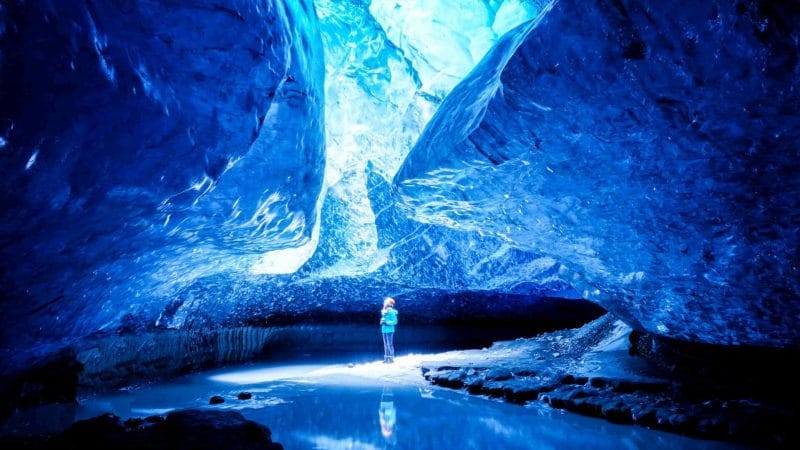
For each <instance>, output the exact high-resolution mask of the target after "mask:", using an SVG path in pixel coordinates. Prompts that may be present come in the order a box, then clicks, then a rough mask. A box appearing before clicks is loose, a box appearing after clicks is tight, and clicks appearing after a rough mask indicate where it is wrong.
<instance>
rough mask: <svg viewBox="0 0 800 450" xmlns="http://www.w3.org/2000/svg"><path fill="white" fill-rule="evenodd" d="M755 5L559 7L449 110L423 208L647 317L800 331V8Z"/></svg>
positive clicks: (420, 178)
mask: <svg viewBox="0 0 800 450" xmlns="http://www.w3.org/2000/svg"><path fill="white" fill-rule="evenodd" d="M758 5H761V6H757V5H756V2H753V3H741V4H733V3H730V2H718V1H708V2H694V1H682V2H655V1H653V2H650V1H622V2H614V1H605V0H593V1H589V2H582V3H581V6H580V7H576V5H573V4H571V3H568V2H557V3H554V5H553V6H552V10H551V11H550V12H549V13H547V14H545V15H543V16H542V19H541V21H533V22H530V23H528V24H526V25H524V26H522V27H520V28H517V29H515V30H514V31H512V32H511V33H509V34H508V35H506V36H505V37H504V38H503V40H502V41H501V42H499V43H498V44H497V45H496V46H495V47H494V48H493V49H492V51H491V52H490V53H489V54H488V55H487V56H486V57H485V58H484V59H483V60H482V61H481V63H480V65H479V66H478V67H477V68H476V69H475V70H474V71H473V72H471V73H470V75H469V76H468V77H467V79H465V80H464V81H463V82H462V83H460V84H459V85H458V86H457V87H456V88H455V89H453V91H452V92H451V93H450V95H449V96H448V97H447V98H446V99H445V101H444V102H443V104H442V105H441V106H440V108H439V109H438V110H437V112H436V115H435V116H434V118H433V119H432V120H431V122H430V123H429V124H428V127H427V128H426V130H425V132H424V133H423V135H422V136H421V137H420V138H419V141H418V142H417V144H416V146H415V147H414V149H413V150H412V152H411V153H410V154H409V156H408V158H407V159H406V160H405V162H404V164H403V166H402V167H401V169H400V170H399V172H398V173H397V175H396V177H395V179H394V184H395V187H396V189H397V191H398V194H397V198H398V199H399V200H400V201H401V202H402V203H403V205H404V210H405V212H406V214H408V215H409V216H411V217H413V218H414V219H416V220H418V221H420V222H423V223H430V224H440V225H446V226H448V227H451V228H454V229H458V230H464V231H481V232H483V233H485V234H491V235H494V236H497V237H499V238H501V239H503V240H504V241H507V242H508V243H509V244H510V245H512V246H514V247H515V248H519V249H528V250H531V251H535V252H539V253H541V254H542V255H545V256H550V257H552V258H554V259H555V260H557V261H559V262H560V263H561V264H563V265H564V267H565V268H566V270H567V273H565V276H566V280H567V281H568V282H570V283H571V284H572V285H573V286H574V287H576V288H577V289H578V290H579V292H581V294H582V296H584V297H585V298H589V299H592V300H595V301H598V302H600V304H602V305H603V306H604V307H606V308H607V309H610V310H612V311H614V312H615V313H617V314H618V315H619V316H621V317H624V318H625V319H626V321H628V323H630V324H632V325H634V326H636V327H639V328H643V329H646V330H649V331H652V332H655V333H658V334H662V335H666V336H671V337H677V338H681V339H687V340H692V341H702V342H709V343H721V344H735V345H739V344H749V345H798V343H800V335H798V329H800V328H798V325H800V324H799V323H798V318H800V309H798V305H800V303H798V302H797V299H798V294H799V293H800V283H799V282H798V281H799V279H798V271H799V270H800V266H799V265H798V248H800V227H798V224H799V223H800V216H799V214H800V213H799V212H798V211H800V204H798V202H800V177H797V175H796V174H797V173H798V169H800V158H798V156H800V145H798V142H800V117H798V111H800V109H798V107H800V90H798V88H799V87H800V78H798V76H797V74H798V73H800V65H799V64H798V61H799V58H798V57H797V55H798V44H797V39H796V36H797V33H798V28H797V26H798V24H800V20H799V19H800V12H799V11H798V9H797V8H796V7H794V6H792V5H787V4H770V5H766V4H763V3H758Z"/></svg>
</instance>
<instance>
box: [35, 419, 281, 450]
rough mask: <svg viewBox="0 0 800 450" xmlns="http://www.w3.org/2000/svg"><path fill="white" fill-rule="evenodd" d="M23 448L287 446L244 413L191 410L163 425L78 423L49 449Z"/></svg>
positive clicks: (273, 449)
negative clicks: (274, 440) (247, 417)
mask: <svg viewBox="0 0 800 450" xmlns="http://www.w3.org/2000/svg"><path fill="white" fill-rule="evenodd" d="M23 448H42V449H61V448H115V449H125V450H127V449H130V450H133V449H141V448H148V449H197V450H206V449H207V450H211V449H220V448H230V449H242V450H245V449H246V450H281V449H283V446H282V445H281V444H279V443H276V442H272V432H271V431H270V429H269V428H267V427H265V426H263V425H260V424H258V423H256V422H253V421H252V420H247V419H245V418H244V416H242V414H241V413H239V412H235V411H216V410H192V409H188V410H180V411H175V412H172V413H170V414H168V415H167V416H166V418H165V419H164V418H162V420H154V419H152V418H150V417H148V418H147V419H145V420H142V421H130V420H129V421H126V422H125V423H123V422H122V421H121V419H120V418H119V417H118V416H116V415H113V414H104V415H101V416H97V417H94V418H91V419H87V420H82V421H79V422H76V423H75V424H73V425H72V426H71V427H70V428H69V429H67V430H66V431H65V432H64V433H62V434H60V435H58V436H53V437H51V438H50V439H49V440H47V441H46V444H45V445H43V446H38V447H32V446H29V447H25V446H24V447H23Z"/></svg>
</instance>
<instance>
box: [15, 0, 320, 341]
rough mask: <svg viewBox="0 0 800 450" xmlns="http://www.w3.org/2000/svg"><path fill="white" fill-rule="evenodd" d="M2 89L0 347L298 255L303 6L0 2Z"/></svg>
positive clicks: (103, 321) (307, 127) (311, 183)
mask: <svg viewBox="0 0 800 450" xmlns="http://www.w3.org/2000/svg"><path fill="white" fill-rule="evenodd" d="M0 76H2V78H0V86H1V90H0V104H2V108H0V135H1V136H2V146H1V147H2V148H1V149H0V161H2V163H1V164H0V171H1V172H0V190H1V191H2V194H1V195H0V198H2V200H1V201H2V210H1V211H0V214H2V219H0V224H1V225H0V264H1V265H2V266H0V285H2V287H3V292H2V296H3V301H2V307H1V308H2V309H0V311H1V312H2V318H3V323H4V329H3V337H4V339H3V342H4V343H8V342H9V340H7V339H8V338H9V337H13V338H14V339H20V340H24V339H29V338H30V339H40V338H41V339H45V338H48V337H50V338H54V339H55V338H66V337H70V336H79V335H81V334H86V333H90V332H93V331H97V330H102V329H104V328H107V327H111V326H112V325H117V324H119V323H120V321H121V320H122V318H123V317H126V316H127V317H137V314H138V313H139V311H141V310H147V309H152V308H159V307H160V306H159V305H163V303H164V302H166V301H168V300H169V295H171V294H173V293H174V292H175V290H176V289H179V288H180V287H181V286H186V285H187V284H189V283H191V282H192V281H194V280H196V279H198V278H200V277H203V276H208V275H211V274H219V273H246V272H247V270H248V268H249V267H250V265H251V264H252V263H253V262H254V261H255V260H256V259H257V258H258V257H259V256H260V255H262V254H263V253H264V252H268V251H271V250H276V249H283V248H291V247H296V246H301V245H303V244H305V243H307V242H308V241H309V239H310V237H311V234H312V233H311V232H312V230H313V228H314V226H315V224H316V223H317V217H316V211H317V209H318V208H317V204H318V200H319V199H318V196H319V193H320V190H321V186H322V181H323V172H324V165H325V157H324V145H325V142H324V125H323V104H324V92H323V84H324V65H323V56H322V44H321V40H320V37H319V32H318V26H317V18H316V13H315V11H314V7H313V4H312V3H311V2H310V0H309V1H306V0H300V1H286V2H284V1H283V0H274V1H273V0H251V1H244V0H213V1H211V0H198V1H193V2H191V3H187V4H184V3H182V2H177V3H176V2H160V1H139V2H115V1H97V2H84V1H79V0H63V1H58V2H17V1H12V2H3V4H2V5H0Z"/></svg>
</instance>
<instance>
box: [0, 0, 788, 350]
mask: <svg viewBox="0 0 800 450" xmlns="http://www.w3.org/2000/svg"><path fill="white" fill-rule="evenodd" d="M799 16H800V14H798V11H797V8H796V7H795V6H793V5H777V6H776V5H770V4H767V3H764V2H757V1H749V2H740V3H738V4H728V2H722V1H720V2H717V1H711V0H709V1H700V2H697V1H695V2H688V1H686V2H679V3H674V2H670V3H669V5H668V6H667V5H666V3H665V5H661V4H660V3H657V2H650V1H646V0H642V1H622V2H614V1H605V0H593V1H589V2H566V1H561V2H553V3H550V2H545V1H538V0H537V1H534V0H507V1H500V0H498V1H489V0H449V1H446V0H430V1H428V0H426V1H407V2H406V1H404V2H398V1H384V0H374V1H371V2H370V1H366V0H339V1H336V0H317V1H316V2H313V4H312V2H311V0H302V1H295V0H260V1H259V0H249V1H245V0H226V1H204V0H198V1H196V2H193V3H192V4H191V5H183V4H181V5H178V4H173V3H166V2H160V1H141V2H132V3H124V4H122V3H119V2H111V1H98V2H87V1H81V0H65V1H61V2H51V3H47V2H24V1H21V0H19V1H11V2H6V3H3V4H2V5H0V76H2V78H0V104H2V105H3V106H2V109H0V161H1V163H0V168H1V169H0V170H2V180H0V186H2V188H1V189H2V200H1V201H2V206H3V207H2V212H0V214H2V216H3V217H2V225H0V227H2V228H0V230H1V231H0V258H1V259H2V261H0V279H1V280H2V287H3V293H2V296H3V299H2V306H1V307H0V313H1V314H2V316H1V317H2V320H3V323H4V324H6V325H5V327H4V329H3V331H2V336H3V338H2V342H3V343H4V345H3V347H4V348H8V347H10V346H12V345H18V344H19V343H20V342H25V345H30V346H35V345H38V344H42V343H45V344H47V345H44V347H47V346H48V345H50V344H48V343H52V342H57V341H60V340H69V339H72V338H75V337H80V336H84V335H88V334H90V333H93V332H96V331H102V330H114V329H116V328H119V327H125V328H133V329H141V328H147V327H151V326H157V327H166V328H178V329H185V328H187V327H191V326H226V325H235V324H239V323H242V322H246V320H247V317H248V316H251V315H259V316H266V315H268V314H267V313H268V312H269V311H271V310H280V311H283V312H285V313H288V314H292V313H297V312H298V311H300V309H303V308H305V309H308V308H318V309H319V308H321V309H325V308H334V309H337V308H338V310H341V311H343V312H346V311H347V309H348V305H351V304H353V303H355V302H371V301H372V300H373V299H374V298H380V297H381V296H382V295H383V294H385V293H387V292H390V293H392V294H403V295H409V296H413V295H414V292H419V291H422V290H440V291H444V292H451V293H457V292H465V291H487V292H497V293H513V294H525V295H527V294H534V295H538V294H542V295H559V296H566V297H571V296H573V297H574V296H582V297H586V298H590V299H592V300H595V301H597V302H599V303H600V304H602V305H603V306H605V307H606V308H608V309H611V310H613V311H614V312H616V313H618V314H619V315H621V316H622V317H624V318H625V319H626V320H628V321H629V322H630V323H631V324H633V325H636V326H639V327H642V328H644V329H647V330H650V331H655V332H658V333H661V334H665V335H670V336H675V337H680V338H686V339H691V340H699V341H705V342H720V343H733V344H766V345H797V344H798V343H799V342H800V339H798V336H797V331H796V330H797V329H798V328H797V325H798V318H799V314H800V311H799V310H798V307H797V305H798V302H797V294H798V277H797V275H798V269H797V267H798V263H799V262H800V261H798V259H800V258H798V233H800V231H798V223H800V220H798V217H797V215H798V213H797V210H798V208H797V207H798V198H800V197H799V195H800V192H799V189H798V177H796V176H795V175H794V174H795V173H797V170H796V169H797V168H798V167H797V166H798V162H797V161H798V159H797V157H798V151H800V150H798V149H799V148H800V147H798V135H799V133H800V132H799V130H798V118H797V111H798V106H800V104H799V103H800V102H799V101H798V92H797V88H798V78H800V69H798V45H797V43H796V40H797V39H796V37H797V35H798V30H797V23H800V22H798V21H797V20H795V19H797V18H798V17H799ZM462 80H463V82H462ZM331 286H335V289H334V288H331ZM321 292H322V293H324V294H325V295H319V294H320V293H321ZM287 293H290V294H287ZM309 296H313V298H314V301H313V302H308V303H304V302H303V301H298V300H302V299H304V298H308V297H309Z"/></svg>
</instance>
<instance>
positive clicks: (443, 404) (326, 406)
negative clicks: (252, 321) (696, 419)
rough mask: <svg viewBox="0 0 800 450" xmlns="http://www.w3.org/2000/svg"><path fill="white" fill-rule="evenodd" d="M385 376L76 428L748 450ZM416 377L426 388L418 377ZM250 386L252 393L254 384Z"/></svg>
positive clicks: (375, 445) (211, 377)
mask: <svg viewBox="0 0 800 450" xmlns="http://www.w3.org/2000/svg"><path fill="white" fill-rule="evenodd" d="M409 359H410V360H412V359H413V358H409ZM385 366H386V365H384V364H379V363H376V364H374V365H370V364H365V365H363V367H361V368H359V367H354V368H353V369H354V370H353V372H352V373H353V375H350V376H349V378H348V376H347V375H346V373H348V372H347V371H348V370H350V369H349V368H348V367H347V365H346V364H338V365H335V367H334V366H328V368H327V369H325V370H322V369H319V367H320V366H318V365H317V366H311V365H306V366H276V365H272V366H261V367H258V366H247V367H245V368H243V370H232V369H230V368H228V369H224V370H219V371H214V372H212V373H200V374H194V375H192V376H189V377H185V378H182V379H179V380H176V381H173V382H171V383H163V384H160V385H151V386H142V387H137V388H132V389H130V390H129V391H128V392H125V393H119V392H118V393H115V394H113V395H108V396H97V397H89V398H85V399H83V400H82V401H81V405H80V407H79V411H78V412H77V413H76V418H77V419H79V420H80V419H85V418H88V417H94V416H96V415H99V414H102V413H104V412H113V413H115V414H117V415H119V416H120V417H122V418H123V419H126V418H128V417H146V416H148V415H152V414H163V412H167V411H169V410H172V409H183V408H203V409H217V410H225V409H227V410H236V411H239V412H241V413H242V415H244V416H245V417H246V418H247V419H250V420H254V421H256V422H258V423H260V424H263V425H266V426H267V427H269V428H270V430H272V438H273V440H274V441H275V442H280V443H281V444H282V445H283V446H284V448H286V449H293V450H294V449H299V450H304V449H332V450H343V449H364V450H372V449H385V448H387V447H389V448H397V449H415V450H425V449H437V450H438V449H449V448H502V449H504V450H524V449H541V448H553V449H555V448H558V449H559V450H570V449H574V450H585V449H587V448H591V449H599V450H617V449H619V448H629V449H642V450H644V449H647V450H650V449H665V450H666V449H673V448H681V449H687V450H692V449H698V450H699V449H703V450H716V449H730V448H741V447H739V446H736V445H732V444H728V443H723V442H716V441H704V440H696V439H690V438H687V437H683V436H680V435H675V434H669V433H664V432H659V431H653V430H649V429H646V428H643V427H638V426H628V425H617V424H612V423H609V422H607V421H604V420H601V419H594V418H588V417H582V416H578V415H575V414H572V413H568V412H563V411H560V410H553V409H551V408H549V407H547V406H543V405H539V406H530V407H521V406H519V405H511V404H508V403H505V402H501V401H496V400H488V399H484V398H480V397H474V396H470V395H467V394H466V393H463V392H458V391H453V390H449V389H443V388H439V387H436V386H431V385H424V386H420V384H418V382H417V381H414V380H406V381H405V382H402V380H401V379H398V378H394V377H389V376H387V375H388V369H386V368H385ZM412 367H413V365H411V364H409V365H408V368H403V367H395V368H394V369H395V370H397V371H398V373H399V374H404V373H409V374H410V373H411V368H412ZM298 374H302V378H303V379H304V382H302V383H298V382H297V381H295V380H294V379H293V378H294V377H295V376H298ZM368 375H369V376H371V378H370V377H368ZM395 375H396V376H397V377H399V378H402V377H403V376H404V375H398V374H395ZM409 376H410V375H409ZM414 376H415V377H417V378H422V377H421V376H420V372H419V368H416V369H415V372H414ZM248 380H249V382H252V383H253V384H247V383H248ZM245 390H246V391H248V392H251V393H252V394H253V398H251V399H249V400H238V399H237V398H236V396H237V394H238V393H239V392H242V391H245ZM212 395H221V396H223V397H224V398H225V402H224V403H223V404H220V405H209V404H208V399H209V398H210V397H211V396H212ZM387 430H391V433H386V431H387ZM387 434H388V439H387Z"/></svg>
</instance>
